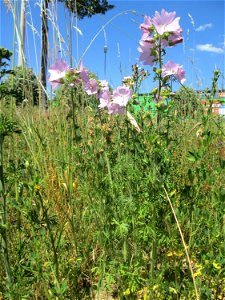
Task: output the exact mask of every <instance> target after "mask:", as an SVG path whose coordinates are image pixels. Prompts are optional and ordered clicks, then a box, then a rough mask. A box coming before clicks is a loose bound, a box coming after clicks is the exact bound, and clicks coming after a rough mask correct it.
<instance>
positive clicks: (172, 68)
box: [162, 61, 186, 83]
mask: <svg viewBox="0 0 225 300" xmlns="http://www.w3.org/2000/svg"><path fill="white" fill-rule="evenodd" d="M172 75H174V76H175V77H176V79H177V80H178V81H180V82H181V83H184V81H185V80H186V79H185V78H184V76H185V71H184V69H183V66H180V65H178V64H175V63H174V62H173V61H168V62H167V63H166V64H165V65H163V67H162V77H166V76H172Z"/></svg>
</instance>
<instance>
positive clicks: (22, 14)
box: [18, 0, 27, 66]
mask: <svg viewBox="0 0 225 300" xmlns="http://www.w3.org/2000/svg"><path fill="white" fill-rule="evenodd" d="M26 1H27V0H21V7H20V40H19V52H18V66H24V64H25V47H24V36H25V23H26Z"/></svg>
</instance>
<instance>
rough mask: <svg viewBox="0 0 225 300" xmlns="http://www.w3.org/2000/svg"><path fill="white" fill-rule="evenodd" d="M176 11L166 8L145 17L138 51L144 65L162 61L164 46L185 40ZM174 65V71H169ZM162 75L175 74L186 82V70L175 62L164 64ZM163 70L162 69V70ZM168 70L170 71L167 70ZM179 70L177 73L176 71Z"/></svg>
mask: <svg viewBox="0 0 225 300" xmlns="http://www.w3.org/2000/svg"><path fill="white" fill-rule="evenodd" d="M175 16H176V12H167V11H166V10H165V9H162V10H161V13H159V12H158V11H156V12H155V16H154V17H153V18H151V17H149V16H145V17H144V23H142V24H141V25H140V27H139V28H140V30H141V32H142V37H141V40H140V42H139V47H138V51H139V52H140V58H139V59H140V61H142V62H143V64H144V65H150V66H153V65H154V64H155V63H157V62H159V63H161V62H160V60H161V55H162V53H163V52H162V47H171V46H174V45H176V44H178V43H182V42H183V37H182V29H181V27H180V25H179V20H180V18H179V17H176V18H175ZM172 65H173V70H172V73H171V74H170V73H169V70H171V67H172ZM162 70H164V72H162V77H163V78H164V77H166V76H170V75H174V76H175V77H176V79H177V80H179V81H180V82H184V80H185V79H184V75H185V73H184V71H183V69H182V66H179V65H176V68H175V64H174V63H173V62H168V63H167V64H165V65H164V66H162ZM162 70H161V71H162ZM167 70H168V71H167ZM176 72H177V73H176Z"/></svg>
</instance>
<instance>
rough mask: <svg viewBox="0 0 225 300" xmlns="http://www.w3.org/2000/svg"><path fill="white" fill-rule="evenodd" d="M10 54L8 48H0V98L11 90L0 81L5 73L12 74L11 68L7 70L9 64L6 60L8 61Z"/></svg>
mask: <svg viewBox="0 0 225 300" xmlns="http://www.w3.org/2000/svg"><path fill="white" fill-rule="evenodd" d="M11 56H12V52H10V51H9V50H8V49H5V48H0V99H2V98H3V97H4V96H6V95H10V94H11V92H12V91H11V90H10V89H8V86H7V84H6V83H5V82H2V78H3V77H4V76H5V75H9V74H12V75H13V74H14V71H13V70H7V67H8V66H9V64H8V63H7V62H6V61H10V58H11ZM5 60H6V61H5Z"/></svg>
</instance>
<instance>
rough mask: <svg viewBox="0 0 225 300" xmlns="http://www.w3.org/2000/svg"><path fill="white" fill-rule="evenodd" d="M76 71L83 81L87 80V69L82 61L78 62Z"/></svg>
mask: <svg viewBox="0 0 225 300" xmlns="http://www.w3.org/2000/svg"><path fill="white" fill-rule="evenodd" d="M77 73H78V74H80V78H81V80H82V81H83V82H84V83H87V82H88V81H89V71H88V70H87V69H86V68H85V67H84V65H83V62H81V63H80V66H79V69H78V71H77Z"/></svg>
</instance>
